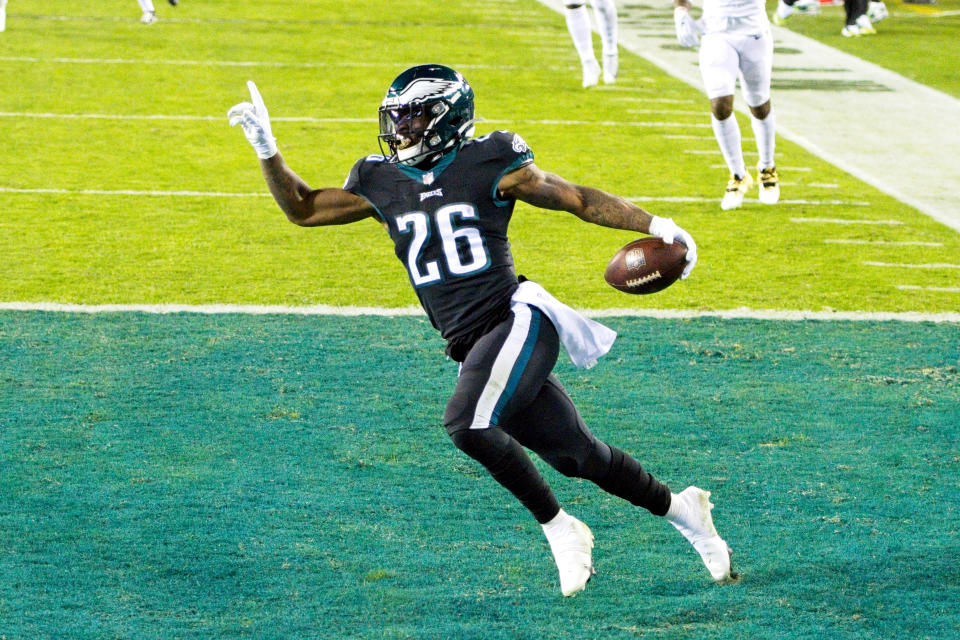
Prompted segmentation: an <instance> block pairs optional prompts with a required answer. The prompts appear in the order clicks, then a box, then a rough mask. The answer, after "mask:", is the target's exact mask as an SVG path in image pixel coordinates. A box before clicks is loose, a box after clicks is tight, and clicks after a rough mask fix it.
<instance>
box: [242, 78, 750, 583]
mask: <svg viewBox="0 0 960 640" xmlns="http://www.w3.org/2000/svg"><path fill="white" fill-rule="evenodd" d="M247 84H248V88H249V90H250V96H251V99H250V102H242V103H240V104H238V105H236V106H234V107H233V108H231V109H230V110H229V112H228V117H229V119H230V123H231V124H232V125H235V124H239V125H240V126H241V127H242V129H243V132H244V134H245V135H246V137H247V139H248V141H249V142H250V143H251V144H252V146H253V147H254V149H255V151H256V152H257V156H258V157H259V158H260V167H261V170H262V172H263V175H264V177H265V179H266V182H267V185H268V186H269V188H270V192H271V193H272V194H273V197H274V198H275V200H276V202H277V204H278V205H279V206H280V208H281V209H282V210H283V212H284V213H285V214H286V216H287V218H288V219H289V220H290V221H291V222H293V223H294V224H297V225H301V226H306V227H310V226H317V225H331V224H345V223H350V222H356V221H358V220H364V219H366V218H374V219H376V220H377V221H379V222H380V223H382V224H383V226H384V227H385V228H386V230H387V232H388V233H389V235H390V237H391V239H392V240H393V242H394V244H395V250H396V254H397V257H398V258H399V259H400V260H401V262H402V263H403V265H404V267H405V268H406V270H407V273H408V275H409V278H410V284H411V285H412V286H413V287H414V289H415V291H416V294H417V296H418V298H419V300H420V303H421V304H422V306H423V308H424V310H425V311H426V313H427V316H428V317H429V319H430V321H431V323H432V324H433V326H434V327H436V328H437V329H438V330H439V331H440V334H441V336H442V337H443V338H444V339H445V340H446V353H447V354H448V355H449V357H450V358H452V359H453V360H454V361H456V362H458V363H460V366H459V376H458V380H457V383H456V387H455V390H454V392H453V395H452V396H451V398H450V400H449V402H448V403H447V406H446V411H445V412H444V416H443V422H444V426H445V427H446V430H447V433H448V434H449V436H450V438H451V440H452V441H453V443H454V444H455V445H456V446H457V447H458V448H459V449H461V450H462V451H463V452H464V453H466V454H467V455H469V456H470V457H472V458H474V459H475V460H476V461H478V462H479V463H480V464H481V465H483V466H484V467H485V468H486V469H487V471H488V472H489V473H490V475H491V476H493V478H494V479H496V481H497V482H499V483H500V484H501V485H502V486H503V487H505V488H506V489H507V490H509V491H510V492H511V493H512V494H513V495H514V496H515V497H516V498H517V499H518V500H519V501H520V502H521V503H522V504H523V505H524V506H525V507H526V508H527V509H528V510H529V511H530V513H531V514H532V515H533V517H534V518H535V519H536V520H537V522H539V523H540V524H541V525H542V527H543V531H544V533H545V535H546V538H547V541H548V543H549V546H550V548H551V551H552V552H553V555H554V559H555V561H556V564H557V568H558V571H559V575H560V589H561V592H562V593H563V595H565V596H569V595H573V594H574V593H577V592H578V591H580V590H582V589H583V588H584V586H585V585H586V583H587V581H588V580H589V579H590V576H591V575H592V574H593V561H592V547H593V534H592V533H591V532H590V529H589V528H588V527H587V525H585V524H584V523H583V522H581V521H580V520H578V519H576V518H574V517H573V516H571V515H569V514H567V513H566V512H565V511H564V510H563V509H562V508H561V506H560V504H559V503H558V501H557V498H556V497H555V496H554V494H553V492H552V490H551V489H550V487H549V486H548V485H547V483H546V481H545V480H544V478H543V477H542V475H541V474H540V473H539V471H538V470H537V468H536V467H535V466H534V464H533V462H532V460H531V459H530V458H529V457H528V455H527V453H526V451H525V448H526V449H530V450H532V451H534V452H536V453H537V454H538V455H540V456H541V457H542V458H543V459H544V460H546V461H547V462H548V463H549V464H550V465H551V466H553V467H554V468H556V469H557V470H558V471H559V472H560V473H561V474H563V475H566V476H572V477H578V478H586V479H588V480H591V481H593V482H594V483H596V484H597V485H599V486H600V487H601V488H602V489H604V490H606V491H607V492H609V493H611V494H613V495H616V496H619V497H621V498H623V499H626V500H628V501H630V502H631V503H633V504H634V505H637V506H640V507H644V508H645V509H647V510H649V511H650V512H652V513H654V514H655V515H658V516H665V517H666V519H667V520H668V521H669V522H671V523H672V524H673V525H674V526H675V527H676V528H677V529H679V530H680V531H681V532H682V534H683V535H684V536H685V537H686V538H687V540H689V541H690V542H691V543H692V544H693V546H694V548H695V549H696V550H697V551H698V552H699V553H700V556H701V558H702V559H703V561H704V563H705V564H706V566H707V568H708V569H709V571H710V574H711V575H712V576H713V578H714V579H716V580H718V581H723V580H726V579H728V578H729V577H730V575H731V574H730V551H729V548H728V547H727V544H726V542H724V541H723V539H722V538H721V537H720V536H719V535H718V534H717V531H716V529H715V528H714V525H713V519H712V516H711V513H710V510H711V508H712V507H713V505H712V504H711V503H710V501H709V496H710V494H709V493H708V492H707V491H703V490H701V489H699V488H697V487H693V486H691V487H688V488H687V489H685V490H684V491H683V492H681V493H679V494H673V493H671V491H670V489H669V488H668V487H667V486H666V485H665V484H663V483H661V482H659V481H658V480H657V479H656V478H654V477H653V476H652V475H651V474H649V473H648V472H647V471H645V470H644V469H643V468H642V467H641V466H640V464H639V463H637V461H636V460H634V459H633V458H632V457H630V456H629V455H628V454H626V453H624V452H623V451H621V450H620V449H618V448H617V447H615V446H612V445H609V444H607V443H605V442H602V441H600V440H598V439H597V438H596V437H594V435H593V434H592V433H591V432H590V430H589V429H588V428H587V426H586V425H585V424H584V422H583V420H582V419H581V417H580V414H579V413H578V411H577V409H576V407H574V404H573V401H572V400H571V399H570V397H569V396H568V395H567V392H566V391H565V390H564V388H563V386H562V385H561V384H560V381H559V380H557V378H556V376H554V375H553V373H552V370H553V367H554V364H555V362H556V360H557V355H558V352H559V345H560V344H561V343H563V345H564V347H565V348H566V350H567V352H568V354H569V355H570V356H571V358H572V359H573V360H574V362H575V364H578V365H579V366H590V365H592V364H593V363H594V362H595V361H596V359H597V358H598V357H600V356H601V355H603V354H604V353H606V352H607V350H608V349H609V348H610V345H611V344H612V343H613V338H614V336H615V335H616V334H615V333H614V332H613V331H611V330H610V329H608V328H606V327H604V326H603V325H601V324H599V323H597V322H594V321H592V320H589V319H587V318H584V317H583V316H581V315H580V314H579V313H577V312H576V311H574V310H573V309H571V308H570V307H568V306H566V305H564V304H562V303H560V302H559V301H557V300H556V299H555V298H553V296H551V295H550V294H549V293H547V292H546V291H545V290H544V289H543V287H541V286H539V285H537V284H535V283H533V282H530V281H523V282H521V281H522V280H523V278H518V277H517V275H516V273H515V271H514V264H513V256H512V255H511V252H510V244H509V242H508V239H507V227H508V225H509V222H510V218H511V215H512V213H513V209H514V205H515V204H516V201H517V200H522V201H524V202H528V203H530V204H532V205H534V206H537V207H542V208H545V209H554V210H562V211H568V212H570V213H572V214H574V215H575V216H577V217H579V218H581V219H582V220H585V221H587V222H592V223H594V224H598V225H603V226H606V227H611V228H614V229H627V230H631V231H636V232H640V233H649V234H651V235H654V236H657V237H660V238H662V239H663V240H664V241H665V242H668V243H672V242H682V243H683V244H685V245H686V246H687V254H686V255H687V257H686V260H687V264H686V267H685V269H684V274H683V277H686V276H688V275H689V273H690V270H691V269H693V266H694V264H695V263H696V259H697V258H696V244H695V243H694V241H693V238H691V237H690V234H688V233H687V232H686V231H684V230H682V229H681V228H680V227H678V226H677V225H676V224H675V223H674V222H673V221H672V220H671V219H669V218H661V217H657V216H652V215H650V214H649V213H648V212H647V211H644V210H643V209H641V208H639V207H637V206H635V205H633V204H631V203H630V202H628V201H626V200H624V199H623V198H618V197H615V196H612V195H610V194H607V193H605V192H603V191H600V190H597V189H592V188H589V187H584V186H580V185H577V184H573V183H571V182H568V181H567V180H564V179H563V178H561V177H559V176H557V175H554V174H552V173H547V172H546V171H543V170H541V169H540V168H539V167H538V166H537V165H536V164H534V161H533V152H532V151H531V150H530V148H529V147H528V146H527V144H526V143H525V142H524V140H523V139H522V138H521V137H520V136H519V135H517V134H515V133H511V132H509V131H495V132H493V133H490V134H488V135H484V136H481V137H472V136H473V131H474V93H473V89H472V88H471V87H470V85H469V84H468V83H467V82H466V80H465V79H464V78H463V76H461V75H460V74H459V73H458V72H456V71H454V70H453V69H451V68H449V67H445V66H442V65H436V64H431V65H420V66H416V67H412V68H410V69H407V70H406V71H404V72H403V73H401V74H400V75H399V76H398V77H397V78H396V79H395V80H394V81H393V83H392V84H391V85H390V88H389V90H388V91H387V94H386V97H385V98H384V99H383V102H382V104H381V105H380V110H379V114H380V136H379V139H380V142H381V149H382V151H383V153H382V154H380V155H370V156H367V157H365V158H361V159H360V160H358V161H357V163H356V164H355V165H354V166H353V168H352V170H351V171H350V174H349V177H348V178H347V180H346V183H345V185H344V187H343V188H342V189H337V188H326V189H313V188H311V187H309V186H308V185H307V184H306V183H305V182H304V181H303V180H302V179H301V178H300V177H299V176H298V175H297V174H296V173H294V172H293V170H291V169H290V168H289V167H288V166H287V164H286V163H285V162H284V159H283V156H282V155H281V154H280V152H279V151H278V149H277V144H276V140H275V138H274V136H273V133H272V130H271V126H270V119H269V115H268V113H267V109H266V107H265V105H264V103H263V99H262V98H261V97H260V93H259V91H258V90H257V87H256V85H254V83H253V82H248V83H247Z"/></svg>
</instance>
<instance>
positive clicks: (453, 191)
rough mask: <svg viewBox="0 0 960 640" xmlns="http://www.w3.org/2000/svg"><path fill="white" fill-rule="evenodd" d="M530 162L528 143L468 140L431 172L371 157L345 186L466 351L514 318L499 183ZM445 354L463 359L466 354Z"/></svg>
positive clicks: (504, 136)
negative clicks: (362, 202)
mask: <svg viewBox="0 0 960 640" xmlns="http://www.w3.org/2000/svg"><path fill="white" fill-rule="evenodd" d="M530 162H533V152H532V151H531V150H530V148H529V147H528V146H527V144H526V143H525V142H524V141H523V138H521V137H520V136H518V135H517V134H515V133H511V132H509V131H495V132H493V133H491V134H488V135H485V136H482V137H479V138H473V139H471V140H468V141H466V142H465V143H463V145H461V146H460V148H459V149H457V150H456V151H453V152H450V153H448V154H446V155H445V156H444V157H443V158H442V159H441V161H440V162H439V163H437V165H436V166H434V167H433V168H432V169H430V170H427V171H424V170H421V169H417V168H414V167H407V166H404V165H400V164H397V163H392V162H387V161H386V159H385V158H384V157H383V156H379V155H373V156H367V157H366V158H362V159H360V160H358V161H357V163H356V164H355V165H354V166H353V169H352V170H351V171H350V176H349V177H348V178H347V182H346V184H345V185H344V187H343V188H344V189H345V190H346V191H350V192H351V193H355V194H357V195H359V196H361V197H363V198H365V199H366V200H367V201H368V202H370V204H371V205H373V207H374V208H375V209H376V210H377V214H378V216H379V217H380V219H381V220H382V221H383V222H384V223H385V225H386V227H387V229H388V230H389V233H390V237H391V238H392V239H393V242H394V245H395V252H396V254H397V257H398V258H399V259H400V261H401V262H402V263H403V265H404V266H405V267H406V269H407V273H408V275H409V276H410V284H412V285H413V287H414V289H415V290H416V293H417V297H418V298H419V299H420V304H421V305H422V306H423V308H424V310H425V311H426V312H427V315H428V316H429V318H430V321H431V322H432V323H433V326H434V327H436V328H437V329H438V330H439V331H440V335H442V336H443V337H444V338H445V339H446V340H448V341H450V342H451V344H452V345H453V344H458V343H459V344H460V346H461V347H465V348H466V349H469V346H470V345H471V344H472V340H476V339H477V338H479V337H480V335H482V333H483V332H484V330H485V329H486V328H488V327H489V326H490V325H491V323H493V322H495V321H497V322H498V321H500V320H502V319H503V318H504V317H505V315H506V314H507V313H509V304H510V296H511V295H513V292H514V290H515V289H516V287H517V276H516V272H515V271H514V266H513V255H512V254H511V252H510V242H509V241H508V240H507V226H508V225H509V223H510V217H511V216H512V215H513V208H514V205H515V201H514V200H501V199H500V198H499V197H498V194H497V185H498V184H499V183H500V178H502V177H503V176H504V175H505V174H507V173H509V172H511V171H514V170H516V169H518V168H520V167H522V166H523V165H525V164H528V163H530ZM464 342H467V343H469V344H464ZM458 352H462V353H458ZM448 353H450V354H451V356H452V357H454V359H462V358H459V357H458V356H460V355H465V351H464V350H463V348H460V349H454V350H453V351H451V349H450V347H448Z"/></svg>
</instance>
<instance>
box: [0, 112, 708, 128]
mask: <svg viewBox="0 0 960 640" xmlns="http://www.w3.org/2000/svg"><path fill="white" fill-rule="evenodd" d="M0 118H62V119H93V120H183V121H221V120H222V121H224V122H225V121H226V119H227V116H226V114H224V115H222V116H195V115H194V116H191V115H168V114H160V113H148V114H119V113H30V112H11V111H3V112H0ZM270 120H271V121H273V122H317V123H324V122H331V123H338V122H340V123H342V122H356V123H370V122H378V120H377V119H376V118H314V117H311V116H287V117H284V116H270ZM482 122H489V123H491V124H530V125H559V126H573V127H585V126H586V127H690V128H708V127H710V126H711V125H709V124H704V123H687V122H638V121H629V122H621V121H617V120H599V121H597V120H490V119H483V120H482Z"/></svg>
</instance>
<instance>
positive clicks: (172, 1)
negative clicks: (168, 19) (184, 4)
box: [167, 0, 177, 7]
mask: <svg viewBox="0 0 960 640" xmlns="http://www.w3.org/2000/svg"><path fill="white" fill-rule="evenodd" d="M167 2H169V3H170V4H171V5H172V6H174V7H175V6H177V0H167Z"/></svg>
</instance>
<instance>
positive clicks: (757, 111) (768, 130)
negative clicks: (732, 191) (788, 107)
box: [740, 31, 780, 204]
mask: <svg viewBox="0 0 960 640" xmlns="http://www.w3.org/2000/svg"><path fill="white" fill-rule="evenodd" d="M772 73H773V36H772V35H771V34H770V32H769V31H768V32H766V33H764V34H762V35H761V36H760V37H759V38H745V39H744V40H743V44H742V45H741V47H740V79H741V88H742V91H743V99H744V101H745V102H746V103H747V106H748V107H750V126H751V128H752V129H753V135H754V138H755V139H756V141H757V154H758V155H759V158H760V159H759V161H758V163H757V183H758V190H757V197H758V198H759V200H760V202H762V203H764V204H776V203H777V202H778V201H779V200H780V177H779V175H778V174H777V166H776V162H775V161H774V153H775V151H776V140H777V119H776V114H775V113H774V111H773V103H772V102H771V100H770V80H771V75H772Z"/></svg>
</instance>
